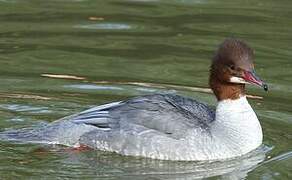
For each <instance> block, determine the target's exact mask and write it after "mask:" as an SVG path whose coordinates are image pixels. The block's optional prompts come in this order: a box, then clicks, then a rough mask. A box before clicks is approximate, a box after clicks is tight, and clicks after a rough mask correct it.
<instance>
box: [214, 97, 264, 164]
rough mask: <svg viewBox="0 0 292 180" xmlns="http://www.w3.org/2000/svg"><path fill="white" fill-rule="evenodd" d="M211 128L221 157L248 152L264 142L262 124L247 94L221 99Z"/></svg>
mask: <svg viewBox="0 0 292 180" xmlns="http://www.w3.org/2000/svg"><path fill="white" fill-rule="evenodd" d="M211 128H212V129H211V132H212V136H213V138H214V141H213V142H215V146H214V148H215V149H216V151H215V152H217V155H216V156H220V157H221V158H230V157H234V156H240V155H243V154H246V153H248V152H250V151H252V150H254V149H256V148H257V147H258V146H260V145H261V144H262V139H263V135H262V128H261V125H260V123H259V121H258V118H257V116H256V114H255V112H254V111H253V109H252V108H251V106H250V105H249V103H248V101H247V99H246V97H245V96H244V97H241V98H239V99H237V100H223V101H220V102H219V103H218V105H217V109H216V121H214V124H213V125H212V127H211ZM213 150H214V149H213Z"/></svg>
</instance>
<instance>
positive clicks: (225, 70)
mask: <svg viewBox="0 0 292 180" xmlns="http://www.w3.org/2000/svg"><path fill="white" fill-rule="evenodd" d="M253 57H254V53H253V50H252V49H251V48H250V47H249V46H248V45H247V44H246V43H245V42H243V41H241V40H238V39H226V40H225V41H224V42H223V43H222V44H220V46H219V48H218V50H217V51H216V54H215V56H214V58H213V60H212V64H211V69H210V77H209V85H210V87H211V89H212V90H213V92H214V94H215V95H216V97H217V99H218V100H219V101H220V100H224V99H238V98H240V97H241V96H243V95H245V84H255V85H259V86H262V87H264V89H265V90H267V85H266V84H265V83H264V82H263V81H261V80H260V79H259V78H258V77H257V76H256V75H255V70H254V64H253Z"/></svg>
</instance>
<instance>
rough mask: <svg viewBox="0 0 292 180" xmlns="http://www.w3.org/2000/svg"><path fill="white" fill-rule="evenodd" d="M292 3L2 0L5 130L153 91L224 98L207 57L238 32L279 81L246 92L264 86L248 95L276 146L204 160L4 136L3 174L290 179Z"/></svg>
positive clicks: (0, 106)
mask: <svg viewBox="0 0 292 180" xmlns="http://www.w3.org/2000/svg"><path fill="white" fill-rule="evenodd" d="M291 8H292V2H291V1H287V0H281V1H273V0H254V1H245V0H238V1H230V0H226V1H215V0H169V1H166V0H107V1H101V0H99V1H92V0H59V1H56V0H47V1H42V3H38V2H37V1H34V0H26V1H20V0H0V22H1V28H0V37H1V38H0V52H1V53H0V131H2V130H5V129H17V128H22V127H31V126H37V125H39V124H40V123H43V124H46V123H48V122H52V121H55V120H57V119H59V118H62V117H64V116H68V115H71V114H74V113H77V112H80V111H82V110H85V109H87V108H89V107H93V106H95V105H100V104H103V103H107V102H113V101H119V100H124V99H127V98H128V97H132V96H135V95H144V94H149V93H178V94H181V95H185V96H189V97H191V98H195V99H198V100H200V101H204V102H206V103H208V104H210V105H211V106H215V104H216V100H215V98H214V97H213V96H212V95H211V93H210V90H209V89H208V88H206V87H207V86H208V85H207V83H208V71H209V63H210V59H211V58H212V56H213V51H214V49H215V48H216V47H217V44H218V43H219V42H221V41H222V40H223V39H224V38H226V37H230V36H231V37H237V38H241V39H244V40H246V41H247V42H248V43H249V44H250V45H251V46H252V47H253V48H254V49H255V52H256V53H255V54H256V56H255V65H256V67H257V69H258V74H260V75H261V77H263V78H264V79H265V81H267V83H268V84H269V85H270V87H271V90H270V91H269V92H268V93H264V92H262V91H261V90H259V89H256V88H254V87H249V86H248V93H249V94H252V95H256V96H254V97H253V98H250V99H249V101H250V103H251V105H252V106H253V107H254V109H255V111H256V112H257V114H258V116H259V119H260V121H261V124H262V127H263V131H264V144H266V145H267V146H268V147H270V146H271V147H273V149H272V150H270V148H267V146H263V147H262V148H261V149H260V150H258V151H257V153H255V154H250V156H248V157H246V156H245V157H242V158H237V159H234V160H231V161H227V162H210V163H203V162H168V161H156V160H149V159H143V158H131V157H121V156H119V155H115V154H109V153H103V152H97V151H91V152H83V153H77V152H67V148H65V147H59V146H56V147H50V148H49V149H50V150H49V152H47V153H46V152H40V151H38V152H35V151H34V150H35V149H38V148H40V147H42V146H40V145H33V144H14V143H6V142H0V179H17V178H28V179H39V177H40V176H42V177H44V178H45V179H58V178H59V179H66V178H68V179H69V178H75V179H86V178H88V179H94V178H98V179H101V178H103V179H197V178H203V177H210V176H215V177H214V178H215V179H238V178H246V179H265V180H266V179H273V178H275V179H281V180H282V179H284V180H286V179H287V180H290V179H291V176H292V175H291V164H292V158H291V152H292V144H291V142H292V141H291V140H292V134H291V132H292V125H291V120H292V112H291V109H292V105H291V101H292V91H291V84H292V81H291V76H292V64H291V57H292V50H291V39H292V34H291V28H292V24H291V23H290V21H291V18H292V15H291V13H290V12H291ZM59 148H60V149H66V150H64V151H65V152H63V153H62V152H60V151H62V150H60V151H58V150H59ZM45 149H46V150H47V147H45ZM265 154H267V155H266V158H265ZM217 175H218V176H217ZM214 178H211V179H214Z"/></svg>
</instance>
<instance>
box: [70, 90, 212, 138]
mask: <svg viewBox="0 0 292 180" xmlns="http://www.w3.org/2000/svg"><path fill="white" fill-rule="evenodd" d="M214 117H215V113H214V110H213V109H212V108H210V107H208V106H207V105H205V104H203V103H200V102H197V101H195V100H192V99H189V98H186V97H182V96H178V95H172V94H157V95H147V96H142V97H136V98H132V99H130V100H128V101H122V102H115V103H111V104H106V105H102V106H98V107H96V108H92V109H89V110H87V111H84V112H82V113H80V114H77V115H75V116H73V117H70V119H71V121H73V122H74V123H82V124H88V125H93V126H96V127H98V128H100V129H105V130H107V131H114V130H116V129H119V128H122V127H128V125H129V124H132V125H133V126H139V127H142V129H143V130H154V131H157V132H159V133H163V134H167V135H169V136H171V137H173V138H176V139H177V138H181V137H182V136H183V134H184V133H185V132H186V131H187V130H189V129H193V128H201V129H208V128H209V124H210V123H211V122H212V121H213V120H214V119H215V118H214Z"/></svg>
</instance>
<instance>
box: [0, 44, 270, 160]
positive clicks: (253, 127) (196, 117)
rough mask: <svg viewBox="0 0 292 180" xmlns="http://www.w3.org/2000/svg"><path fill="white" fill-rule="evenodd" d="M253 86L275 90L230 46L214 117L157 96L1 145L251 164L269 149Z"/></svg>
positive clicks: (8, 135) (183, 101) (249, 54)
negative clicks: (256, 153) (250, 94)
mask: <svg viewBox="0 0 292 180" xmlns="http://www.w3.org/2000/svg"><path fill="white" fill-rule="evenodd" d="M247 84H251V85H256V86H259V87H261V88H263V89H264V90H265V91H267V90H268V86H267V84H266V83H264V81H262V80H261V79H260V78H259V77H258V76H257V75H256V73H255V68H254V52H253V50H252V48H250V47H249V46H248V45H247V44H246V43H245V42H244V41H242V40H239V39H234V38H228V39H225V40H224V41H223V42H222V43H221V44H220V45H219V47H218V49H217V50H216V51H215V55H214V57H213V58H212V61H211V66H210V75H209V86H210V88H211V89H212V91H213V92H214V95H215V96H216V98H217V106H216V109H214V108H213V107H212V106H209V105H207V104H205V103H203V102H200V101H197V100H195V99H191V98H188V97H184V96H180V95H176V94H152V95H143V96H138V97H133V98H130V99H128V100H124V101H118V102H112V103H108V104H104V105H100V106H96V107H93V108H90V109H88V110H85V111H83V112H81V113H78V114H74V115H71V116H68V117H65V118H62V119H60V120H57V121H55V122H52V123H48V124H45V125H42V126H40V127H37V128H36V127H34V128H23V129H18V130H8V131H4V132H1V133H0V140H6V141H18V142H19V141H20V142H28V143H47V144H61V145H66V146H73V147H81V146H86V147H89V148H92V149H96V150H101V151H108V152H114V153H118V154H121V155H125V156H138V157H145V158H152V159H160V160H175V161H217V160H224V159H230V158H235V157H238V156H243V155H245V154H247V153H249V152H251V151H253V150H255V149H256V148H258V147H259V146H260V145H261V144H262V141H263V133H262V128H261V125H260V122H259V120H258V118H257V115H256V113H255V112H254V110H253V109H252V107H251V106H250V104H249V102H248V100H247V97H246V92H245V86H246V85H247Z"/></svg>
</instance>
